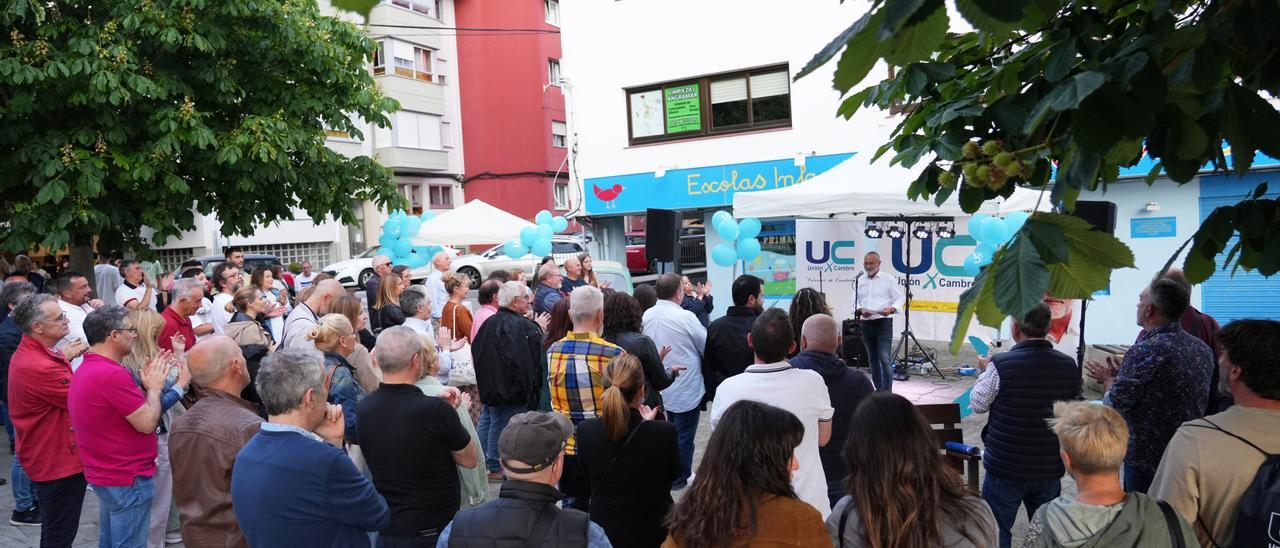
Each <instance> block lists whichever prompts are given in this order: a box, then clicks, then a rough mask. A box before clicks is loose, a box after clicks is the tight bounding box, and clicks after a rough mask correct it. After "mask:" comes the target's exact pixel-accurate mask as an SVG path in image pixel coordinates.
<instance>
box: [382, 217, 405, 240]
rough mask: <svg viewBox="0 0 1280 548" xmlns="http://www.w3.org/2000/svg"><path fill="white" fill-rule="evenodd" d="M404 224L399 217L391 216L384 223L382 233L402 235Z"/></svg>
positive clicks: (394, 235) (395, 236)
mask: <svg viewBox="0 0 1280 548" xmlns="http://www.w3.org/2000/svg"><path fill="white" fill-rule="evenodd" d="M402 226H403V225H402V224H401V220H400V218H399V217H391V218H389V219H387V220H386V222H384V223H382V233H383V234H390V235H391V236H392V237H393V238H399V237H400V228H401V227H402Z"/></svg>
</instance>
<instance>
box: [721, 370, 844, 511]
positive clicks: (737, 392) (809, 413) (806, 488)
mask: <svg viewBox="0 0 1280 548" xmlns="http://www.w3.org/2000/svg"><path fill="white" fill-rule="evenodd" d="M740 400H752V401H757V402H760V403H766V404H769V405H772V406H774V407H779V408H782V409H786V410H787V411H790V412H791V413H792V414H794V415H795V416H796V417H798V418H799V419H800V422H801V423H803V424H804V439H802V440H801V441H800V445H799V446H798V447H796V453H795V454H796V460H798V461H800V468H799V469H798V470H796V473H795V475H794V476H792V478H791V486H792V487H793V488H795V490H796V496H798V497H800V500H803V501H805V502H807V503H809V504H810V505H812V506H813V507H814V508H817V509H818V511H819V512H822V519H827V516H828V515H830V514H831V501H830V499H828V498H827V476H826V474H825V473H824V472H823V471H822V460H821V459H820V458H819V456H818V422H820V421H821V422H827V421H830V420H831V416H832V414H833V413H835V408H833V407H831V396H830V395H829V394H828V393H827V385H826V384H825V383H823V382H822V376H820V375H818V373H816V372H814V371H807V370H804V369H796V368H794V367H791V364H790V363H787V362H785V361H784V362H779V363H770V364H757V365H752V366H750V367H748V368H747V370H746V372H744V373H742V374H740V375H734V376H732V377H729V378H728V379H726V380H725V381H724V382H723V383H721V384H720V387H719V388H717V389H716V399H715V400H714V401H713V402H712V404H711V428H712V429H713V430H714V429H715V427H716V424H718V423H719V422H720V417H721V416H723V415H724V412H725V411H726V410H728V409H729V406H731V405H733V404H734V403H736V402H738V401H740Z"/></svg>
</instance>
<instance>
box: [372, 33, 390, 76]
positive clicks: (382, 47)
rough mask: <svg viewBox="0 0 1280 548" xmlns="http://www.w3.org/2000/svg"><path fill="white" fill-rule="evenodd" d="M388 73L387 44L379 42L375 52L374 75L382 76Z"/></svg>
mask: <svg viewBox="0 0 1280 548" xmlns="http://www.w3.org/2000/svg"><path fill="white" fill-rule="evenodd" d="M386 73H387V42H386V41H385V40H379V41H378V42H377V47H376V48H375V49H374V50H373V75H374V76H381V75H383V74H386Z"/></svg>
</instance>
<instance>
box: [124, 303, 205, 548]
mask: <svg viewBox="0 0 1280 548" xmlns="http://www.w3.org/2000/svg"><path fill="white" fill-rule="evenodd" d="M129 320H130V321H131V322H132V323H133V327H134V328H135V329H137V330H138V336H137V337H134V339H133V347H132V348H131V349H130V350H129V354H128V355H127V356H125V357H124V359H122V360H121V362H122V363H123V364H124V366H125V368H126V369H128V370H129V373H131V374H132V375H133V380H134V382H136V383H138V386H142V368H143V366H144V365H145V364H146V363H147V362H149V361H151V359H152V358H154V357H155V356H156V354H159V353H160V344H159V340H158V337H159V336H160V330H161V329H163V328H164V316H161V315H160V314H158V313H156V312H154V311H152V310H151V309H149V308H142V309H138V310H130V311H129ZM170 342H171V343H173V355H174V357H175V359H177V360H179V362H180V363H179V366H178V375H177V377H176V378H173V379H170V380H168V381H166V382H165V386H164V389H163V390H162V391H161V393H160V394H161V396H160V412H161V420H160V426H159V432H158V433H157V434H158V435H157V436H156V449H157V453H156V455H157V456H156V473H155V475H154V476H152V478H151V479H152V482H153V485H154V489H155V495H154V497H153V498H152V499H151V521H150V523H149V525H148V527H149V531H148V533H147V545H148V546H164V536H165V531H166V530H167V529H168V528H169V506H170V505H171V504H172V503H173V468H172V467H171V466H170V465H169V424H171V423H172V422H173V419H175V418H177V414H175V413H173V412H172V411H171V409H172V408H173V406H174V404H177V403H178V401H179V400H181V399H182V396H183V395H185V394H186V390H187V387H188V386H190V384H191V372H190V371H189V370H188V369H187V365H186V356H185V351H186V345H187V343H188V342H191V343H193V344H194V342H195V341H187V340H186V338H185V337H183V336H182V335H174V336H173V338H172V340H171V341H170ZM143 391H144V392H145V391H146V390H145V389H144V390H143Z"/></svg>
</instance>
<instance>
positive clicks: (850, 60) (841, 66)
mask: <svg viewBox="0 0 1280 548" xmlns="http://www.w3.org/2000/svg"><path fill="white" fill-rule="evenodd" d="M869 15H870V14H869ZM879 18H880V15H879V12H877V13H876V14H875V15H872V16H871V18H870V20H869V21H868V23H867V24H866V26H865V28H863V29H862V31H861V32H858V33H857V34H854V35H853V36H851V37H850V38H849V40H848V47H846V48H845V49H844V53H842V54H841V55H840V60H839V61H838V62H836V71H835V75H834V76H832V82H833V84H834V85H835V88H836V89H837V90H839V91H840V93H846V92H848V91H849V90H850V89H852V88H853V86H856V85H858V83H859V82H861V81H862V79H863V78H866V77H867V73H868V72H871V68H872V67H874V66H875V65H876V60H878V59H879V58H880V52H881V50H882V49H883V48H884V46H883V45H882V44H880V43H879V42H876V40H875V33H874V32H872V28H873V25H875V24H876V22H877V21H879ZM815 68H816V67H815ZM796 78H797V79H798V78H799V76H797V77H796Z"/></svg>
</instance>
